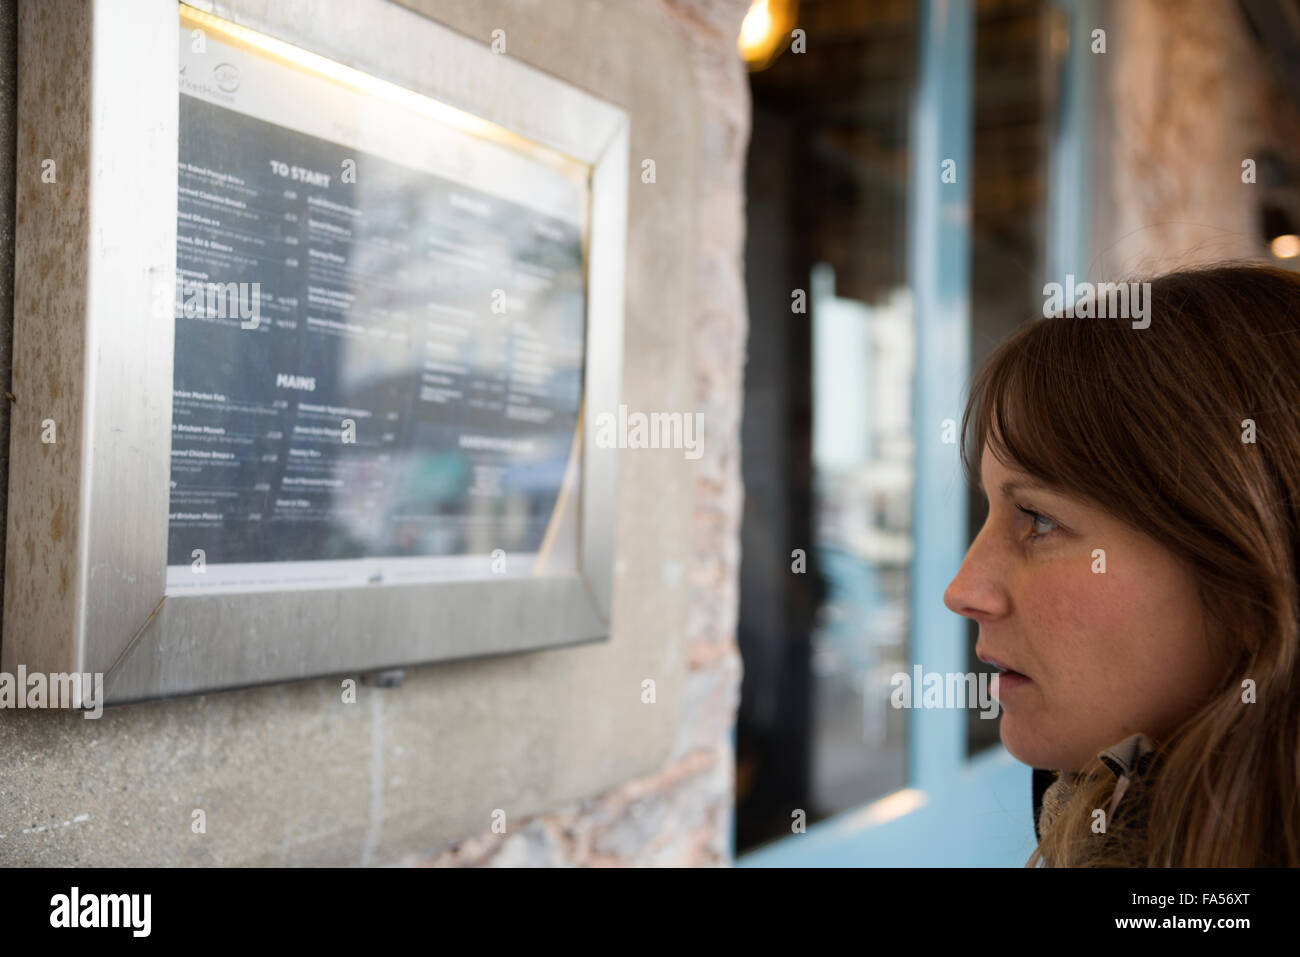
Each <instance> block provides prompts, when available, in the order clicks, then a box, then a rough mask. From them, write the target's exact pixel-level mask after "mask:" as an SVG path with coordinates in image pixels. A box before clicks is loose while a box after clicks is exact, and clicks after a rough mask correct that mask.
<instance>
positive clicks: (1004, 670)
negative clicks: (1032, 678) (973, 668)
mask: <svg viewBox="0 0 1300 957" xmlns="http://www.w3.org/2000/svg"><path fill="white" fill-rule="evenodd" d="M975 657H977V658H979V660H980V661H982V662H984V663H985V664H986V665H992V666H993V667H994V668H995V669H996V670H997V673H998V674H999V675H1001V676H1004V677H1011V678H1024V679H1025V680H1026V681H1028V680H1029V676H1028V675H1026V674H1023V673H1022V672H1019V671H1016V670H1015V669H1014V668H1008V667H1007V666H1006V665H1004V664H1002V662H1000V661H998V660H996V659H994V658H989V657H988V656H986V655H981V654H980V653H979V652H976V653H975Z"/></svg>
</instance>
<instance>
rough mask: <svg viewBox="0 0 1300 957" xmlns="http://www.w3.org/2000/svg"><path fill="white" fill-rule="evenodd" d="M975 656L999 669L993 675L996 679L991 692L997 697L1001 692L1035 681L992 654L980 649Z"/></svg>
mask: <svg viewBox="0 0 1300 957" xmlns="http://www.w3.org/2000/svg"><path fill="white" fill-rule="evenodd" d="M975 657H977V658H979V660H980V661H982V662H984V663H985V664H986V665H992V666H993V667H994V668H996V669H997V670H998V673H997V674H996V675H994V676H993V677H994V681H993V683H992V689H993V690H992V692H991V693H992V694H993V696H994V697H995V698H996V697H997V696H998V694H999V693H1000V692H1007V691H1011V690H1013V689H1015V688H1021V687H1024V686H1025V685H1027V684H1030V683H1031V682H1032V681H1033V679H1032V678H1030V677H1029V676H1028V675H1026V674H1023V673H1022V672H1019V671H1016V670H1015V669H1014V668H1012V667H1010V666H1009V665H1004V664H1003V663H1002V662H1000V661H998V660H997V659H996V658H994V657H992V656H990V655H986V654H983V653H982V652H980V651H979V650H976V652H975Z"/></svg>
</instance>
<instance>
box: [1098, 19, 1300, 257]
mask: <svg viewBox="0 0 1300 957" xmlns="http://www.w3.org/2000/svg"><path fill="white" fill-rule="evenodd" d="M1104 19H1105V22H1106V26H1107V52H1106V53H1105V54H1100V55H1097V54H1094V55H1093V56H1092V63H1093V65H1094V68H1095V69H1096V70H1098V71H1100V77H1099V80H1100V93H1101V96H1100V97H1099V101H1098V102H1097V104H1096V108H1097V109H1098V110H1099V111H1100V113H1101V118H1102V121H1103V123H1102V124H1099V125H1106V126H1109V128H1110V129H1109V131H1108V135H1107V136H1106V141H1107V142H1106V144H1105V149H1104V150H1103V151H1102V152H1101V154H1100V160H1101V169H1100V170H1098V171H1097V172H1098V175H1096V176H1094V180H1093V182H1094V187H1093V192H1094V196H1095V201H1094V204H1093V205H1094V209H1095V210H1096V211H1097V212H1098V213H1099V214H1100V215H1098V216H1097V217H1096V218H1095V219H1094V224H1093V237H1092V246H1093V250H1092V252H1093V262H1094V267H1093V270H1092V274H1093V275H1094V276H1096V277H1098V278H1102V279H1104V278H1108V277H1117V276H1125V275H1130V274H1151V273H1156V272H1162V271H1167V270H1169V269H1173V268H1176V267H1179V266H1188V265H1194V264H1197V263H1207V262H1213V261H1216V260H1221V259H1237V258H1249V257H1259V256H1266V255H1267V249H1266V248H1265V246H1264V244H1263V241H1262V239H1261V237H1260V228H1259V220H1258V208H1259V196H1260V191H1261V188H1262V187H1261V185H1260V184H1258V183H1256V184H1247V183H1243V182H1242V179H1241V173H1242V166H1241V164H1242V161H1243V160H1244V159H1248V158H1252V157H1258V155H1259V151H1260V150H1261V149H1263V148H1267V147H1274V148H1281V149H1282V150H1283V152H1285V153H1289V154H1291V155H1294V152H1295V147H1296V144H1297V143H1300V117H1297V114H1296V109H1295V105H1294V100H1293V99H1292V98H1291V97H1289V96H1285V95H1282V91H1280V90H1278V89H1277V85H1276V83H1275V82H1274V81H1273V80H1272V79H1271V78H1270V76H1269V74H1268V71H1267V68H1266V65H1265V59H1264V57H1263V55H1262V51H1261V50H1260V48H1259V46H1258V45H1257V44H1256V43H1255V41H1254V40H1253V39H1252V38H1251V37H1250V35H1249V31H1248V28H1247V26H1246V24H1245V22H1244V21H1243V19H1242V13H1241V10H1240V8H1239V7H1238V5H1237V4H1236V3H1233V2H1229V0H1114V2H1111V3H1110V4H1107V5H1106V9H1105V16H1104Z"/></svg>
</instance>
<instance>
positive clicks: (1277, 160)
mask: <svg viewBox="0 0 1300 957" xmlns="http://www.w3.org/2000/svg"><path fill="white" fill-rule="evenodd" d="M800 30H801V31H803V33H804V35H805V36H806V37H807V38H808V39H809V42H807V44H806V47H804V46H802V45H801V44H800V34H799V33H798V31H800ZM792 32H793V37H792ZM814 40H815V42H812V41H814ZM740 49H741V52H742V55H743V56H744V57H745V58H746V60H747V61H748V63H749V67H750V70H751V74H750V85H751V92H752V98H753V135H752V139H751V143H750V148H749V155H748V171H747V182H746V191H747V217H748V241H747V252H746V263H745V266H746V277H747V278H746V285H747V292H748V300H749V318H750V328H749V339H748V360H747V366H746V370H745V396H744V421H743V428H742V446H743V474H744V484H745V498H746V504H745V514H744V522H743V528H742V548H741V610H740V622H739V643H740V649H741V655H742V659H743V661H744V679H743V684H742V693H741V703H740V713H739V717H738V724H737V732H736V753H737V759H736V801H737V808H736V819H735V851H736V853H737V855H738V863H739V864H741V865H746V864H749V865H754V864H764V865H771V864H826V863H836V862H846V863H847V862H850V861H854V860H859V861H860V860H864V859H865V860H871V861H873V863H878V864H903V863H910V864H918V863H950V864H963V863H964V864H1019V863H1023V861H1024V859H1025V857H1026V856H1027V855H1028V852H1029V850H1031V849H1032V845H1033V834H1032V826H1031V820H1030V817H1029V770H1028V769H1027V768H1024V767H1022V766H1020V765H1018V764H1017V763H1016V762H1014V761H1012V760H1010V758H1009V756H1008V755H1007V754H1006V753H1005V751H1004V750H1003V749H1002V747H1001V745H1000V743H999V741H998V730H997V724H998V722H997V721H994V720H986V719H982V718H981V717H980V713H979V712H978V711H976V710H965V711H961V710H953V711H949V712H940V711H917V710H906V709H894V708H892V707H891V706H890V705H889V694H890V690H891V684H890V678H891V676H892V675H894V674H895V673H897V672H900V671H903V672H910V671H911V668H912V666H913V664H922V665H923V666H924V667H925V669H926V670H927V671H957V672H971V671H982V670H988V669H987V668H986V667H985V666H983V665H982V664H981V663H980V662H978V661H977V660H976V659H975V657H974V651H973V648H974V638H975V626H974V623H973V622H968V621H965V620H963V619H958V618H957V617H956V616H953V615H951V614H949V613H948V612H947V611H946V610H945V609H944V608H943V607H942V604H941V600H940V596H941V594H942V592H943V589H944V587H945V586H946V584H947V581H948V578H949V577H950V576H951V573H952V571H953V570H954V569H955V568H956V567H957V565H958V564H959V563H960V560H961V556H962V554H963V553H964V551H965V549H966V546H967V544H968V543H969V541H970V540H971V539H972V538H973V536H974V533H975V532H976V531H977V530H978V528H979V526H980V525H981V524H982V522H983V520H984V515H983V514H982V512H981V510H980V503H979V502H978V499H977V497H976V496H974V495H971V494H969V493H968V492H967V490H965V489H964V488H962V487H960V482H958V483H957V484H956V485H954V483H953V481H952V480H951V475H952V474H953V471H952V470H953V463H954V461H955V457H956V448H955V446H952V445H945V444H944V443H943V442H942V440H941V430H942V426H943V423H944V421H945V420H948V419H955V420H957V421H960V415H961V400H962V399H963V398H964V392H963V389H964V387H965V386H966V384H967V382H968V379H969V376H970V374H971V371H972V370H973V369H974V368H975V366H976V365H978V363H979V362H980V361H981V360H982V359H983V358H984V357H985V356H986V355H987V353H988V352H989V351H990V350H991V348H992V347H993V346H994V345H995V344H996V343H997V342H999V341H1000V340H1001V339H1003V338H1004V337H1005V336H1006V335H1007V334H1008V333H1009V332H1011V331H1012V330H1013V329H1014V328H1016V327H1017V326H1018V325H1019V324H1021V323H1024V322H1028V321H1032V320H1033V318H1034V317H1035V316H1039V315H1041V314H1042V308H1043V285H1044V284H1045V283H1047V282H1049V281H1057V282H1062V283H1064V282H1065V277H1066V275H1067V274H1071V273H1072V274H1073V275H1074V276H1075V277H1076V278H1077V279H1078V281H1083V280H1084V278H1085V277H1086V278H1088V279H1091V280H1093V281H1106V280H1111V281H1114V280H1118V279H1120V278H1123V277H1127V276H1130V275H1134V274H1143V273H1146V274H1149V273H1152V272H1157V271H1160V270H1164V269H1169V268H1173V267H1176V266H1181V265H1184V264H1191V263H1195V262H1206V261H1213V260H1218V259H1227V258H1257V259H1266V260H1271V261H1273V262H1275V263H1277V264H1280V265H1283V266H1288V267H1289V266H1291V265H1292V264H1293V263H1296V262H1298V261H1300V260H1297V259H1296V258H1295V257H1297V255H1298V254H1300V238H1297V236H1296V233H1297V231H1298V227H1297V225H1296V223H1297V221H1298V220H1300V167H1298V166H1297V161H1298V160H1300V114H1298V111H1297V105H1298V104H1297V97H1300V4H1298V3H1295V2H1293V0H1240V2H1236V0H1221V2H1214V3H1194V4H1186V3H1180V2H1172V0H1171V2H1164V0H1137V2H1132V3H1120V2H1114V3H1111V2H1100V0H1097V2H1090V0H1075V2H1068V0H976V2H972V3H970V4H965V3H943V2H930V3H925V2H918V0H870V2H863V0H798V2H795V0H755V2H754V3H753V4H752V6H751V8H750V11H749V14H748V16H747V17H746V20H745V24H744V27H743V28H742V31H741V36H740ZM949 161H951V162H949ZM945 169H946V170H948V173H949V175H947V176H945V175H944V171H945ZM798 290H802V291H803V292H804V293H805V294H806V309H801V308H800V305H801V304H800V301H799V296H798V293H797V292H796V293H792V291H798ZM954 517H960V521H957V522H954V521H953V518H954ZM801 561H802V562H806V569H805V570H804V571H803V573H799V571H800V567H798V565H797V563H798V562H801ZM792 570H793V571H794V572H795V573H794V574H792V573H791V572H792ZM971 795H979V796H980V797H979V798H978V799H975V800H971V799H970V796H971ZM1021 807H1023V811H1024V813H1023V815H1021V816H1016V815H1014V814H1012V815H1010V817H1008V815H1007V813H1006V812H1007V811H1008V810H1010V809H1013V808H1021ZM791 808H795V809H802V810H803V811H804V812H805V813H806V816H807V821H808V823H809V824H810V825H813V824H816V823H817V822H824V826H821V827H813V828H812V829H811V830H810V832H809V833H808V834H807V835H799V834H796V835H793V836H792V833H791V831H792V820H791V818H792V812H791ZM994 822H996V824H994ZM954 848H958V850H956V851H954Z"/></svg>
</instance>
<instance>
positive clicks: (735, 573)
mask: <svg viewBox="0 0 1300 957" xmlns="http://www.w3.org/2000/svg"><path fill="white" fill-rule="evenodd" d="M657 2H658V3H659V5H660V6H661V7H662V9H663V11H664V14H665V16H667V17H669V18H671V19H672V21H673V23H674V26H675V28H676V29H677V31H678V32H679V33H680V35H681V38H682V43H683V44H684V45H685V46H686V47H687V48H688V49H689V50H690V51H691V63H692V69H693V72H694V83H695V86H696V89H697V90H698V92H699V98H700V108H701V117H700V124H701V128H700V136H699V142H700V150H701V156H700V181H699V183H698V185H697V204H698V219H697V223H698V244H699V271H698V274H697V277H696V285H697V289H696V297H695V298H696V309H695V315H694V323H693V325H692V328H693V332H694V341H693V342H690V343H683V344H682V345H683V348H689V349H691V350H692V351H693V353H694V356H695V364H696V377H697V382H698V395H697V402H698V406H697V407H698V408H699V409H700V410H701V411H703V413H704V435H705V439H704V447H703V452H704V454H703V456H702V457H701V458H700V459H699V460H698V461H697V462H696V463H695V467H696V468H697V469H698V474H697V477H696V481H695V504H694V538H695V540H694V545H693V557H692V559H691V565H690V567H689V568H688V569H687V570H686V574H687V581H688V585H689V588H690V598H689V612H688V617H687V625H686V628H687V649H688V656H689V661H688V672H687V677H686V688H685V689H684V694H683V713H682V716H681V723H680V725H679V731H678V735H677V740H676V743H675V745H674V747H673V750H672V752H671V754H670V755H669V758H668V761H667V763H666V764H665V765H664V767H663V768H662V769H661V770H660V771H659V772H657V773H656V774H654V775H651V776H650V777H646V778H640V779H638V780H635V781H630V782H628V783H627V784H625V785H623V786H622V787H619V788H617V789H615V790H613V791H609V792H607V793H605V794H600V795H595V796H592V797H589V798H586V799H583V800H580V801H575V802H571V803H569V804H567V805H565V806H563V807H558V808H555V809H554V810H552V811H550V812H549V813H546V814H541V815H536V816H534V817H532V818H529V819H527V820H525V821H522V822H519V823H512V825H511V827H510V829H509V832H508V833H506V834H493V833H491V832H484V833H482V834H479V835H475V836H472V837H468V838H466V839H465V840H463V841H460V842H458V843H456V844H454V845H453V846H451V847H449V848H447V849H446V850H445V851H443V852H442V853H440V854H438V855H437V856H435V857H433V858H432V859H427V860H422V861H408V863H422V864H427V865H429V866H451V867H455V866H474V865H488V866H517V865H526V866H547V867H549V866H647V865H648V866H683V867H693V866H710V865H713V866H716V865H726V864H729V863H730V832H731V827H732V822H731V814H732V806H733V792H734V786H733V784H734V782H733V777H734V766H735V763H734V755H733V751H732V736H731V735H732V727H733V725H734V723H735V715H736V708H737V706H738V703H739V694H740V676H741V664H740V656H739V651H738V649H737V645H736V618H737V611H738V588H739V570H740V551H739V539H740V521H741V508H742V499H743V489H742V486H741V479H740V414H741V398H742V385H743V380H742V376H743V371H744V361H745V335H746V331H747V310H746V303H745V286H744V271H743V253H744V232H745V224H744V211H745V197H744V163H745V151H746V148H747V146H748V143H749V117H750V102H749V82H748V79H747V75H746V72H745V69H744V66H743V64H742V63H741V61H740V59H739V57H738V55H737V52H736V37H737V35H738V33H739V31H740V23H741V20H742V19H743V17H744V13H745V10H746V9H747V8H748V5H749V4H748V0H657ZM635 173H636V170H633V174H634V175H635ZM635 182H636V180H635V178H634V179H633V183H634V184H635Z"/></svg>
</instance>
